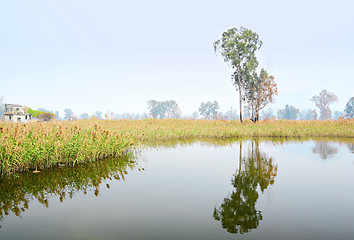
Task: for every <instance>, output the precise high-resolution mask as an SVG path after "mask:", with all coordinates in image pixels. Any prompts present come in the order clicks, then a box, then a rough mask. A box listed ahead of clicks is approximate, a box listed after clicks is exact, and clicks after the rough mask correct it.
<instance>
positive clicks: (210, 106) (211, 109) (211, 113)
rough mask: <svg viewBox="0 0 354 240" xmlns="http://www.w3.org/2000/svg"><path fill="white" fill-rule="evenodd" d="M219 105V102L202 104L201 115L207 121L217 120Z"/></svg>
mask: <svg viewBox="0 0 354 240" xmlns="http://www.w3.org/2000/svg"><path fill="white" fill-rule="evenodd" d="M218 109H219V104H218V102H217V101H214V102H206V103H205V102H202V103H201V104H200V107H199V109H198V111H199V113H200V115H202V116H203V117H204V118H205V119H212V118H213V119H215V118H216V117H217V115H218Z"/></svg>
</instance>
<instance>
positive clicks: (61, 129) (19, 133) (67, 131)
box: [0, 119, 354, 174]
mask: <svg viewBox="0 0 354 240" xmlns="http://www.w3.org/2000/svg"><path fill="white" fill-rule="evenodd" d="M249 137H271V138H279V137H280V138H320V137H326V138H339V137H340V138H347V139H350V140H349V141H352V139H353V138H354V120H353V119H352V120H349V119H340V120H335V121H331V120H328V121H299V120H297V121H290V120H269V121H260V122H258V123H256V124H254V123H253V122H251V121H245V122H244V123H243V124H241V123H240V122H239V121H225V120H213V121H209V120H178V119H163V120H157V119H145V120H97V119H92V120H80V121H71V122H68V121H59V122H48V123H29V124H13V123H0V144H1V146H0V172H1V174H8V173H13V172H16V171H27V170H41V169H45V168H49V167H51V166H55V165H75V164H77V163H83V162H91V161H95V160H98V159H102V158H106V157H109V156H113V157H114V156H118V155H122V154H123V153H126V152H127V150H129V149H131V148H133V145H134V148H138V147H144V146H147V145H149V146H151V145H152V144H154V143H158V142H161V141H171V140H178V139H195V138H198V139H203V138H249Z"/></svg>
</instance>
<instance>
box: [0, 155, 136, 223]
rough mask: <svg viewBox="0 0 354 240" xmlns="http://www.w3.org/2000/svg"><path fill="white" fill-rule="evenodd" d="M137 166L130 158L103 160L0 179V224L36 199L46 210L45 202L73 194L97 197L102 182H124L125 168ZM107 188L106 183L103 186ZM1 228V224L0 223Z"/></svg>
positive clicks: (22, 210)
mask: <svg viewBox="0 0 354 240" xmlns="http://www.w3.org/2000/svg"><path fill="white" fill-rule="evenodd" d="M136 166H137V163H136V161H134V160H133V156H124V157H120V158H118V159H105V160H101V161H96V162H93V163H87V164H81V165H76V166H65V167H63V168H59V167H58V168H54V169H51V170H49V171H43V172H40V173H38V174H33V173H23V174H20V175H17V176H5V177H2V178H0V222H1V221H3V220H4V217H5V216H6V215H9V214H10V212H13V213H14V214H15V215H16V216H18V217H21V214H22V213H23V212H25V211H26V209H28V208H29V203H30V201H32V200H34V199H37V200H38V202H40V203H41V204H43V205H44V206H45V207H47V208H48V207H49V199H50V198H52V197H58V198H59V200H60V202H63V200H64V199H66V198H72V197H73V196H74V195H75V194H76V193H78V192H82V193H84V194H85V195H86V194H88V192H93V194H95V195H96V196H98V195H99V192H100V187H101V186H100V185H101V183H102V182H103V181H104V180H106V179H110V180H112V179H116V180H125V175H126V174H128V172H127V170H128V169H133V168H135V167H136ZM139 170H140V169H139ZM103 186H104V187H107V188H110V186H109V184H105V185H103ZM0 228H1V224H0Z"/></svg>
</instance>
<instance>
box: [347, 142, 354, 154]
mask: <svg viewBox="0 0 354 240" xmlns="http://www.w3.org/2000/svg"><path fill="white" fill-rule="evenodd" d="M348 149H349V151H350V152H351V153H354V143H348Z"/></svg>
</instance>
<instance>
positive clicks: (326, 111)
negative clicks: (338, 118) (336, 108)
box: [310, 89, 337, 120]
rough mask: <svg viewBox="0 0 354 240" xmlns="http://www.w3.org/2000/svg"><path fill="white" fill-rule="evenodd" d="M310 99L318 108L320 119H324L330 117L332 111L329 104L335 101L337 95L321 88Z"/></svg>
mask: <svg viewBox="0 0 354 240" xmlns="http://www.w3.org/2000/svg"><path fill="white" fill-rule="evenodd" d="M310 100H311V101H312V102H314V103H315V104H316V107H318V108H319V109H320V119H321V120H324V119H328V118H330V117H331V115H332V112H331V109H330V108H329V105H330V104H331V103H334V102H336V101H337V96H336V95H335V94H334V93H331V92H329V91H327V90H325V89H323V90H322V92H320V93H319V94H318V95H315V96H313V97H312V98H311V99H310Z"/></svg>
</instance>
